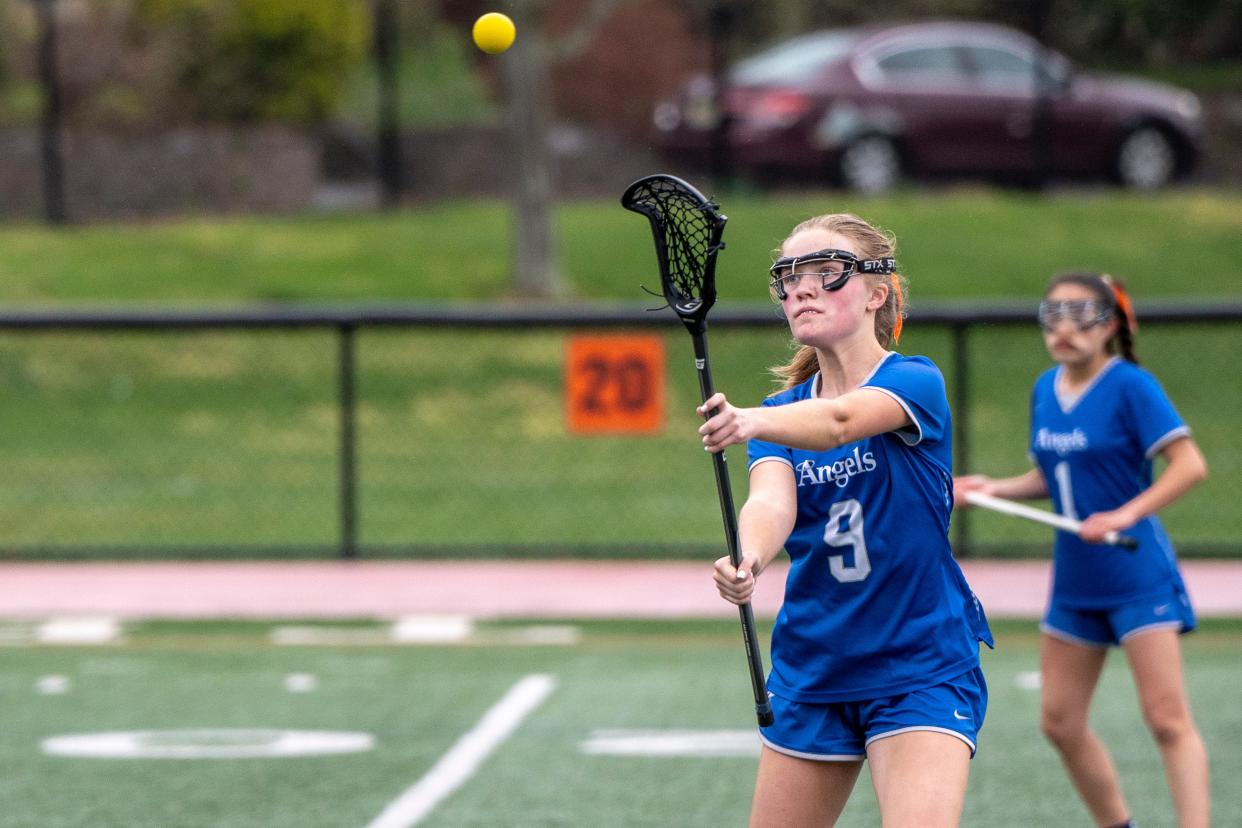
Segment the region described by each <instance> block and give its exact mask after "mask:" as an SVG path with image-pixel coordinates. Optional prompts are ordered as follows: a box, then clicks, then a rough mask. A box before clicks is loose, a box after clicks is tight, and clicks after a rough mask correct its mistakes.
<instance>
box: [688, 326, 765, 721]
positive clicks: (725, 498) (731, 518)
mask: <svg viewBox="0 0 1242 828" xmlns="http://www.w3.org/2000/svg"><path fill="white" fill-rule="evenodd" d="M690 335H691V337H692V338H693V340H694V367H695V368H696V369H697V370H698V375H699V391H700V393H701V394H702V396H703V402H707V400H708V398H710V397H711V396H712V395H713V394H715V393H716V392H715V390H714V389H713V388H712V370H711V364H710V362H709V361H708V358H707V323H706V322H704V323H703V324H702V325H701V326H699V327H698V329H697V330H696V329H693V328H692V329H691V330H690ZM715 413H716V412H715V411H709V412H707V416H708V417H711V416H712V415H713V414H715ZM712 469H713V470H714V471H715V473H716V493H717V494H718V495H719V496H720V517H721V519H722V520H723V521H724V531H725V543H726V545H727V546H728V548H729V560H731V561H732V562H733V565H734V566H735V567H736V566H739V565H741V563H742V552H741V549H740V548H739V545H738V539H737V514H736V513H735V512H734V505H733V486H732V484H731V483H730V482H729V467H728V465H727V459H726V458H725V453H724V452H723V451H718V452H714V453H713V454H712ZM738 615H739V617H740V619H741V622H742V639H743V641H744V643H745V645H746V661H747V666H748V668H749V670H750V684H751V690H752V691H753V692H754V696H755V717H756V718H757V719H758V720H759V726H760V727H767V726H768V725H770V724H772V722H773V717H772V703H771V702H770V701H768V687H767V682H766V681H765V680H764V678H763V655H762V654H761V653H760V652H759V641H758V636H757V635H756V633H755V614H754V611H753V610H752V609H751V606H750V604H749V603H745V604H740V605H739V606H738Z"/></svg>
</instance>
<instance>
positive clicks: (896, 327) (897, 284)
mask: <svg viewBox="0 0 1242 828" xmlns="http://www.w3.org/2000/svg"><path fill="white" fill-rule="evenodd" d="M888 280H889V282H891V283H892V285H893V293H894V294H895V295H896V296H897V321H896V322H894V323H893V342H894V343H900V342H901V328H902V321H901V311H902V305H903V304H905V302H904V300H903V298H902V295H901V278H900V277H899V276H898V275H897V274H896V273H894V274H893V275H892V276H889V277H888Z"/></svg>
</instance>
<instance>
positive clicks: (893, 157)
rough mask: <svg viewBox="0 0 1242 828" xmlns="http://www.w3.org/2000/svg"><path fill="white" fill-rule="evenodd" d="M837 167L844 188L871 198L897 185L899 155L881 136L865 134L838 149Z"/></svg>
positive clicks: (899, 167) (899, 169) (890, 142)
mask: <svg viewBox="0 0 1242 828" xmlns="http://www.w3.org/2000/svg"><path fill="white" fill-rule="evenodd" d="M837 167H838V173H839V176H840V179H841V183H842V184H843V185H844V186H845V187H847V188H848V189H851V190H856V191H858V192H860V193H867V194H869V195H875V194H878V193H884V192H888V191H889V190H891V189H893V187H895V186H897V181H898V180H899V179H900V178H901V155H900V154H899V153H898V152H897V145H896V144H894V143H893V142H892V141H891V140H889V139H888V138H885V137H884V136H883V135H867V136H864V137H862V138H859V139H858V140H857V141H854V142H853V143H851V144H849V145H848V146H846V148H845V149H843V150H841V158H840V160H839V161H838V163H837Z"/></svg>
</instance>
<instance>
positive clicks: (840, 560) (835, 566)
mask: <svg viewBox="0 0 1242 828" xmlns="http://www.w3.org/2000/svg"><path fill="white" fill-rule="evenodd" d="M842 518H844V519H845V531H844V532H843V531H841V520H842ZM824 543H826V544H828V545H829V546H852V547H853V548H854V564H853V566H846V564H845V556H844V555H832V556H830V557H829V558H828V568H829V571H831V572H832V577H834V578H836V579H837V580H838V581H840V582H841V583H843V584H849V583H854V582H856V581H861V580H863V579H864V578H866V577H867V576H868V575H870V574H871V559H870V558H869V557H867V541H866V539H864V538H863V514H862V504H861V503H859V502H858V501H857V500H854V499H853V498H851V499H849V500H842V501H839V502H837V503H834V504H832V508H831V509H829V510H828V525H827V526H826V527H824Z"/></svg>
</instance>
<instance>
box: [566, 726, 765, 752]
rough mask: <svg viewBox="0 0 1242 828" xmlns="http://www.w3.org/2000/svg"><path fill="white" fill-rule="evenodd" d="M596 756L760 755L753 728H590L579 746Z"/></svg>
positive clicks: (757, 739)
mask: <svg viewBox="0 0 1242 828" xmlns="http://www.w3.org/2000/svg"><path fill="white" fill-rule="evenodd" d="M578 749H579V750H580V751H582V752H583V753H586V754H589V755H596V756H745V757H750V758H753V757H756V756H758V755H759V734H758V732H756V731H754V730H593V731H591V735H590V736H588V737H587V738H586V740H584V741H583V742H582V744H580V745H579V746H578Z"/></svg>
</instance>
